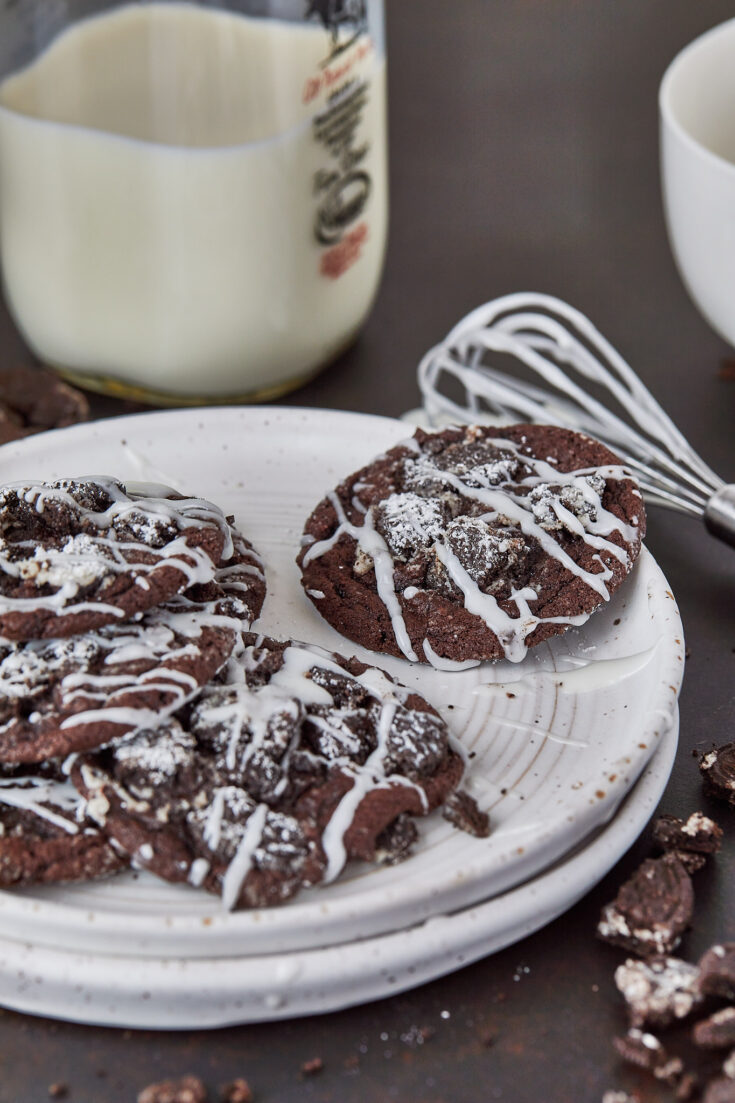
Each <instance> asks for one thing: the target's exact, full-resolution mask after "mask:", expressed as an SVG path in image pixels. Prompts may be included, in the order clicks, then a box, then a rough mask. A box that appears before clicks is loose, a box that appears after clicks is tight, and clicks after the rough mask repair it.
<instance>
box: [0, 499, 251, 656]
mask: <svg viewBox="0 0 735 1103" xmlns="http://www.w3.org/2000/svg"><path fill="white" fill-rule="evenodd" d="M232 554H233V547H232V540H231V537H230V530H229V527H228V525H227V522H226V520H225V517H224V515H223V514H222V513H221V511H220V510H219V509H218V508H217V507H216V506H214V505H211V504H210V503H209V502H205V501H202V500H200V499H196V498H183V497H181V496H180V495H178V494H176V493H175V492H174V491H169V490H167V489H166V488H165V487H158V486H149V485H147V484H146V485H140V486H137V487H133V486H131V487H130V488H128V489H126V488H125V486H123V484H122V483H120V482H117V481H116V480H115V479H110V478H95V479H60V480H57V481H56V482H50V483H35V484H33V483H12V484H10V485H8V486H5V487H2V488H0V636H4V637H5V638H7V639H12V640H29V639H49V638H57V637H60V636H69V635H73V634H74V633H79V632H85V631H87V630H89V629H94V628H99V627H100V626H101V625H103V624H109V623H111V622H114V621H120V620H123V619H124V618H126V617H131V616H133V615H134V614H135V613H138V612H141V611H142V610H144V609H150V608H151V607H152V606H154V605H158V604H160V603H161V602H162V601H165V600H166V598H168V597H171V596H172V595H173V594H175V593H177V592H178V591H180V590H182V589H184V588H185V587H186V586H190V585H194V584H195V583H205V582H209V581H210V580H211V579H212V578H213V576H214V570H215V567H216V566H217V565H218V564H219V563H220V561H221V560H222V558H223V557H224V558H229V557H230V556H231V555H232Z"/></svg>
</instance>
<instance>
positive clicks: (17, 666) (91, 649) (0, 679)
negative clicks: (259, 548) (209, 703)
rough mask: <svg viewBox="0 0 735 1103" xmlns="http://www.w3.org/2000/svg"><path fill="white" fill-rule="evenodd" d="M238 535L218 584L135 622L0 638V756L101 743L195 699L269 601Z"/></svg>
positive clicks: (37, 756) (15, 758)
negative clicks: (48, 636)
mask: <svg viewBox="0 0 735 1103" xmlns="http://www.w3.org/2000/svg"><path fill="white" fill-rule="evenodd" d="M232 542H233V546H234V552H233V555H232V557H231V558H230V559H229V560H227V561H226V562H225V563H223V565H222V566H221V567H218V568H217V570H216V571H215V577H214V580H213V581H212V582H209V583H206V584H200V585H196V586H192V587H191V588H190V589H188V590H186V591H185V592H184V593H183V594H180V595H177V596H175V597H173V598H171V599H170V600H169V601H168V602H165V603H164V604H163V605H161V606H159V607H158V608H156V609H149V610H148V611H147V612H145V613H140V614H138V615H137V617H136V619H134V620H132V621H127V622H125V623H123V624H108V625H105V626H103V627H102V628H99V629H97V631H94V632H92V631H90V632H86V633H85V634H84V635H82V636H70V637H68V638H66V639H57V640H31V641H28V642H26V643H5V644H3V643H2V642H0V761H5V762H40V761H41V760H43V759H44V758H48V757H51V756H55V755H66V754H69V753H70V752H72V751H80V750H87V749H89V748H91V747H97V746H100V745H101V744H102V743H106V742H107V741H108V740H109V739H112V738H114V737H115V736H121V735H125V734H126V733H127V732H130V731H134V730H137V729H138V728H142V727H147V726H151V725H156V724H158V723H160V722H161V721H162V720H164V719H165V718H166V717H167V716H169V715H170V714H171V713H172V712H175V711H176V710H177V709H178V708H180V707H181V706H182V705H183V704H185V703H186V702H187V701H189V700H191V698H192V697H194V695H195V694H196V693H198V691H199V689H200V687H201V686H203V685H205V684H206V683H207V682H208V681H209V680H210V679H211V678H212V677H213V676H214V675H215V674H216V673H217V672H218V671H219V670H220V669H221V668H222V667H223V666H224V664H225V663H226V661H227V660H228V658H229V657H230V655H231V653H232V651H233V648H234V646H235V643H236V641H237V640H238V639H239V636H240V633H241V632H242V631H243V629H247V628H249V627H250V623H251V621H252V620H253V619H254V618H255V617H256V616H257V615H258V613H259V612H260V607H261V606H262V604H263V598H264V596H265V576H264V574H263V571H262V568H261V566H260V563H259V560H258V557H257V555H256V553H255V551H254V550H253V548H252V547H251V546H250V545H249V544H248V543H247V541H246V540H245V539H244V538H243V537H242V536H241V535H240V534H239V533H237V532H235V531H234V530H232Z"/></svg>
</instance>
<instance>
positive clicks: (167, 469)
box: [0, 408, 684, 1029]
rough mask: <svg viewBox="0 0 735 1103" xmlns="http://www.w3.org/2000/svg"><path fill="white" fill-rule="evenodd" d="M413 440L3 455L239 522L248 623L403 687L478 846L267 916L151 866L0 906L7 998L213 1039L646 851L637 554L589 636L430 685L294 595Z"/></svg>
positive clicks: (670, 610)
mask: <svg viewBox="0 0 735 1103" xmlns="http://www.w3.org/2000/svg"><path fill="white" fill-rule="evenodd" d="M405 434H406V427H405V425H403V424H402V423H400V422H397V421H392V420H389V419H386V418H376V417H367V416H364V415H358V414H346V413H338V412H330V411H322V410H319V411H313V410H297V409H267V408H259V409H224V410H217V409H214V410H208V411H202V410H192V411H174V412H170V413H154V414H147V415H142V416H140V417H134V418H125V419H116V420H114V421H104V422H97V423H95V424H92V425H86V426H78V427H75V428H73V429H68V430H63V431H60V432H56V433H50V434H44V435H43V436H39V437H35V438H30V439H29V440H26V441H23V442H21V443H18V444H13V445H9V446H6V447H5V448H3V450H2V453H1V458H2V460H3V465H2V479H3V481H10V480H17V479H26V478H28V479H31V478H32V479H51V478H55V477H59V476H70V475H85V474H86V475H90V474H112V475H116V476H117V477H119V478H122V479H135V480H137V481H140V480H150V481H153V482H159V483H166V484H168V485H170V486H174V487H176V488H179V489H182V490H185V491H186V492H187V493H192V494H197V495H200V496H203V497H208V498H210V499H212V500H213V501H215V502H217V503H218V504H219V505H221V506H222V507H223V508H224V509H225V511H226V512H228V513H233V514H234V515H235V518H236V522H237V523H238V525H239V526H240V527H241V528H242V529H243V531H244V532H245V533H246V535H247V536H248V537H249V538H250V539H251V540H252V541H253V543H254V544H255V546H256V547H257V548H258V549H259V551H260V552H261V554H262V555H263V556H264V558H265V561H266V564H267V578H268V587H269V590H268V597H267V599H266V604H265V608H264V611H263V615H262V617H261V620H260V622H259V625H258V627H259V628H260V630H262V631H263V632H266V633H268V634H270V635H274V636H278V637H281V638H283V637H294V638H299V639H305V640H309V641H311V642H314V643H318V644H321V645H323V646H326V647H329V648H331V649H333V650H342V651H343V652H346V653H348V654H354V653H356V654H358V656H359V657H360V658H362V659H364V660H365V661H368V662H373V663H377V664H378V665H381V666H383V667H385V669H387V670H388V671H389V672H390V673H391V674H393V675H394V677H396V678H397V679H398V680H400V681H402V682H403V683H404V684H408V685H410V686H413V687H415V688H416V689H417V690H418V691H419V692H420V693H422V694H424V696H426V697H427V699H428V700H430V701H431V702H432V703H433V704H434V705H435V706H436V707H437V708H438V709H439V710H440V711H441V713H442V715H443V716H444V718H445V720H446V721H447V723H448V724H449V726H450V728H451V729H452V731H453V733H454V734H455V736H456V737H457V738H458V739H459V741H460V742H461V744H462V746H463V747H464V749H465V751H466V752H467V754H468V756H469V758H468V772H467V779H466V785H467V787H468V788H469V789H470V791H471V792H472V793H473V795H474V796H475V797H476V799H477V800H478V803H479V804H480V806H481V807H482V808H483V809H485V810H487V811H489V812H490V815H491V819H492V824H493V831H492V833H491V835H490V837H489V838H488V839H474V838H471V837H470V836H468V835H465V834H463V833H461V832H459V831H457V830H456V829H455V828H453V827H451V826H450V825H449V824H448V823H447V822H446V821H444V820H443V819H442V818H441V816H440V815H438V814H435V815H434V816H431V817H429V818H428V819H427V820H426V821H424V822H422V823H421V825H420V826H421V840H420V844H419V845H418V847H417V849H416V853H415V854H414V856H412V857H411V859H410V860H409V861H407V862H405V863H404V864H402V865H400V866H395V867H392V868H372V867H361V866H354V867H352V868H350V869H349V870H348V872H347V874H346V875H345V876H343V877H342V878H341V879H340V880H339V881H338V882H337V883H335V884H332V885H330V886H328V887H325V888H321V889H312V890H309V891H308V892H303V893H302V894H301V895H300V896H298V897H297V898H296V899H295V900H294V901H293V902H291V903H290V904H287V905H285V906H284V907H281V908H278V909H269V910H264V911H258V912H237V913H232V914H228V913H225V912H223V911H222V910H221V909H220V904H219V901H218V900H217V898H215V897H210V896H208V895H206V894H204V893H200V892H196V891H195V890H193V889H187V888H183V887H178V886H171V885H167V884H165V883H163V882H159V881H157V880H155V879H154V878H153V877H150V876H148V875H142V874H133V873H129V874H124V875H122V876H120V877H117V878H114V879H112V880H109V881H106V882H100V883H94V884H89V885H80V886H65V887H57V888H29V889H26V890H23V891H17V892H3V893H0V1002H2V1003H3V1004H5V1005H6V1006H8V1007H13V1008H15V1009H18V1010H22V1011H29V1012H33V1013H38V1014H45V1015H52V1016H56V1017H59V1018H68V1019H74V1020H78V1021H83V1022H96V1023H108V1024H114V1025H126V1026H141V1027H160V1028H166V1029H171V1028H184V1027H203V1026H219V1025H223V1024H225V1023H235V1022H248V1021H254V1020H259V1019H269V1018H279V1017H285V1016H292V1015H301V1014H308V1013H315V1012H321V1011H327V1010H332V1009H335V1008H338V1007H343V1006H347V1005H349V1004H354V1003H359V1002H363V1001H365V1000H369V999H374V998H377V997H379V996H384V995H387V994H391V993H394V992H397V991H400V990H401V989H405V988H409V987H411V986H412V985H416V984H420V983H422V982H424V981H426V980H428V979H430V978H433V977H436V976H439V975H441V974H443V973H446V972H448V971H450V970H452V969H455V968H458V967H459V966H460V965H462V964H464V963H466V962H469V961H473V960H476V959H477V958H479V957H481V956H483V955H484V954H487V953H490V952H492V951H493V950H496V949H499V948H500V947H502V946H506V945H508V944H509V943H511V942H513V941H516V940H517V939H519V938H522V937H524V936H525V935H526V934H528V933H530V932H531V931H533V930H535V929H537V928H539V927H540V926H542V925H543V924H545V923H547V922H549V921H550V920H551V919H552V918H554V917H555V916H556V915H558V914H560V912H562V911H563V910H565V909H566V908H567V907H569V906H571V904H572V903H574V902H575V901H576V900H577V899H579V897H580V896H582V895H583V894H584V892H585V891H587V889H589V888H590V887H591V886H592V885H593V884H595V883H596V882H597V881H598V880H599V879H600V878H601V877H602V876H603V875H604V874H605V873H606V872H607V870H608V869H609V868H610V867H611V866H612V865H613V864H614V863H615V862H616V861H617V859H618V858H619V857H620V855H621V854H622V853H624V851H625V850H626V849H627V848H628V846H630V844H631V843H632V842H633V841H634V840H635V838H636V837H637V835H638V834H639V833H640V831H641V830H642V828H643V826H644V825H645V823H646V822H647V820H648V818H649V817H650V815H651V813H652V812H653V809H654V808H655V805H656V803H657V801H658V798H659V796H660V795H661V793H662V791H663V789H664V787H665V785H666V781H667V779H668V776H669V773H670V770H671V766H672V763H673V758H674V754H675V750H676V738H677V730H678V714H677V706H676V701H677V694H678V690H679V686H680V683H681V677H682V672H683V665H684V663H683V637H682V630H681V621H680V619H679V614H678V611H677V608H676V603H675V601H674V599H673V596H672V595H671V593H670V591H669V589H668V587H667V584H666V580H665V579H664V577H663V575H662V573H661V571H660V570H659V568H658V567H657V565H656V563H655V562H654V560H653V559H652V557H651V556H650V555H649V554H648V553H647V552H645V551H644V553H643V554H642V556H641V558H640V560H639V562H638V564H637V566H636V568H635V570H634V572H633V573H632V575H631V577H630V579H629V580H628V581H627V583H626V585H625V586H624V587H622V589H621V590H620V591H619V592H618V593H617V594H616V595H615V596H614V597H613V599H612V601H611V602H610V603H609V605H608V606H606V607H605V608H604V609H603V610H601V611H600V612H599V613H597V614H596V615H595V616H594V617H592V618H591V619H590V621H588V623H587V624H586V625H584V626H583V627H581V628H578V629H573V630H572V631H570V632H568V633H567V634H566V635H565V636H562V637H560V638H558V639H557V640H554V641H552V642H551V643H549V644H542V645H540V646H539V647H537V648H536V649H535V651H534V652H532V653H531V654H530V655H529V657H528V659H527V660H526V661H524V662H523V663H522V664H520V665H516V666H514V665H512V664H510V663H495V664H482V665H481V666H478V667H476V668H474V669H471V670H466V671H460V672H456V671H455V672H447V673H444V672H441V671H437V670H433V669H431V668H428V667H416V666H413V665H412V664H410V663H408V662H405V661H403V660H397V659H391V658H387V657H382V656H381V657H377V658H376V656H374V655H371V654H370V653H369V652H365V651H362V650H361V649H359V648H356V647H355V646H354V645H353V644H351V643H349V642H348V641H344V640H343V639H342V638H341V637H340V636H339V635H338V634H337V633H336V632H334V631H333V630H332V629H331V628H330V627H329V626H328V625H326V624H325V623H324V622H323V621H322V620H321V619H320V618H319V616H318V614H317V613H316V612H315V611H314V609H313V608H312V606H311V604H310V603H309V602H308V601H307V600H306V598H304V596H303V595H302V591H301V586H300V583H299V577H298V571H297V568H296V566H295V562H294V560H295V556H296V553H297V550H298V546H299V537H300V534H301V530H302V527H303V522H304V520H305V518H306V516H307V515H308V514H309V513H310V511H311V509H312V508H313V506H314V505H315V504H316V502H317V501H318V500H319V498H321V496H322V494H323V493H324V492H325V491H326V490H328V489H331V488H332V487H333V486H334V485H335V484H336V483H337V482H339V481H340V480H341V479H342V478H343V477H344V476H345V475H347V474H348V473H349V472H351V471H353V470H354V469H356V468H357V467H359V466H361V465H362V464H363V463H365V462H367V461H369V460H370V459H371V458H372V457H373V456H374V455H375V454H376V453H378V452H380V451H383V450H385V449H386V448H388V447H390V446H392V445H393V444H395V443H397V442H398V441H399V440H400V439H402V438H403V437H404V436H405Z"/></svg>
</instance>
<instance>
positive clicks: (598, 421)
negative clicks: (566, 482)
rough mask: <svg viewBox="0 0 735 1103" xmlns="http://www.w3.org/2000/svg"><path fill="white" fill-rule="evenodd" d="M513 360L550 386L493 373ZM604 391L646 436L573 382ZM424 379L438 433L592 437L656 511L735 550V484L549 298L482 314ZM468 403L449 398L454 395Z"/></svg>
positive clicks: (526, 298)
mask: <svg viewBox="0 0 735 1103" xmlns="http://www.w3.org/2000/svg"><path fill="white" fill-rule="evenodd" d="M493 353H496V354H502V355H505V356H513V357H515V358H516V359H517V360H518V361H520V362H522V363H523V364H525V365H526V367H528V368H530V369H532V370H533V371H534V372H536V373H537V374H538V375H539V376H541V378H542V380H543V381H544V382H545V383H546V384H547V386H546V387H538V386H535V385H534V384H530V383H527V382H525V381H523V380H520V379H516V378H514V377H513V376H512V375H509V374H508V373H507V372H505V371H500V370H499V369H498V368H495V367H493V366H492V363H491V358H492V354H493ZM575 375H576V376H577V377H581V379H582V381H584V380H588V381H589V382H590V383H594V384H597V385H598V386H601V387H604V388H605V389H606V390H607V391H609V393H610V394H611V395H612V396H613V398H615V399H616V400H617V402H618V403H619V404H620V406H622V407H623V409H624V410H625V411H626V413H627V414H628V415H629V417H630V419H631V421H633V422H634V423H635V425H636V426H637V427H638V428H637V429H636V428H633V427H632V426H631V425H628V424H627V423H626V422H625V421H624V420H623V419H622V418H621V417H618V416H617V415H616V414H614V413H613V412H612V411H611V410H608V409H607V407H606V406H604V405H603V404H602V403H601V402H598V401H597V400H596V399H595V398H593V397H592V395H591V394H588V393H587V391H586V390H585V389H584V387H583V386H580V384H579V383H578V382H576V381H575V379H574V378H573V377H574V376H575ZM418 379H419V386H420V388H421V392H422V394H423V399H424V408H425V410H426V414H427V416H428V418H429V420H430V422H431V424H432V425H439V424H446V423H447V422H454V423H457V422H459V423H464V424H475V423H478V422H496V423H498V424H500V423H508V422H515V421H527V422H535V423H537V424H543V425H561V426H566V427H567V428H570V429H577V430H579V431H581V432H584V433H588V434H589V435H590V436H592V437H596V438H597V439H598V440H600V441H602V442H603V443H605V444H607V445H609V447H610V448H611V449H612V450H613V451H614V452H616V453H617V455H618V456H620V458H621V459H622V460H623V461H624V463H626V464H627V465H628V466H629V467H630V469H631V471H632V472H633V473H634V475H635V476H636V478H637V480H638V483H639V485H640V487H641V490H642V491H643V493H644V495H645V497H646V499H647V500H648V501H649V502H653V503H656V504H658V505H662V506H666V507H668V508H669V509H675V510H679V511H680V512H682V513H689V514H692V515H694V516H696V517H702V518H703V519H704V522H705V524H706V526H707V528H708V529H709V530H710V531H711V532H712V533H713V534H714V535H715V536H718V537H720V539H722V540H724V541H726V542H727V543H729V544H732V545H733V546H735V484H734V485H727V484H726V483H724V482H723V480H722V479H721V478H719V476H718V475H716V474H715V473H714V471H712V470H711V468H709V467H708V466H707V464H706V463H705V462H704V461H703V460H702V459H701V458H700V456H698V455H697V453H696V452H695V451H694V449H693V448H692V447H691V445H690V444H689V443H688V442H687V441H686V440H685V438H684V437H683V436H682V434H681V433H680V432H679V430H678V429H677V428H676V426H675V425H674V423H673V421H672V420H671V418H670V417H668V415H667V414H666V413H664V411H663V410H662V409H661V407H660V406H659V404H658V402H657V401H656V399H655V398H654V397H653V395H652V394H651V392H650V391H649V390H648V389H647V387H645V386H644V385H643V383H642V382H641V380H640V379H639V378H638V376H637V375H636V373H635V372H634V371H633V369H632V368H631V367H630V365H629V364H627V363H626V362H625V360H624V359H623V358H622V356H620V354H619V353H618V352H617V351H616V350H615V349H614V348H613V347H612V345H611V344H610V343H609V342H608V341H606V340H605V338H604V337H603V336H602V334H601V333H599V332H598V330H597V329H595V327H594V326H593V325H592V323H591V322H590V321H589V319H588V318H586V317H585V316H584V315H583V314H581V313H580V312H579V311H578V310H575V309H574V308H573V307H571V306H569V305H568V304H567V303H564V302H562V301H561V300H560V299H556V298H554V297H552V296H550V295H535V294H531V293H525V292H522V293H519V294H515V295H505V296H504V297H502V298H500V299H495V300H494V301H493V302H489V303H486V304H485V305H484V306H480V307H478V308H477V310H473V311H472V312H471V313H470V314H468V315H467V316H466V317H465V318H463V319H462V321H461V322H459V323H458V324H457V325H456V326H455V327H454V329H453V330H452V331H451V332H450V333H449V335H448V336H447V338H446V339H445V340H444V341H443V342H442V343H441V344H439V345H437V346H436V347H435V348H433V349H431V351H430V352H428V353H427V354H426V356H425V357H424V358H423V360H422V361H421V364H420V365H419V370H418ZM457 384H459V390H460V396H461V397H460V398H459V400H457V399H455V398H450V397H449V395H448V394H447V388H448V387H453V390H454V391H456V390H457V389H458V388H457Z"/></svg>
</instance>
